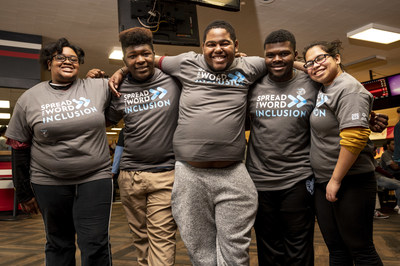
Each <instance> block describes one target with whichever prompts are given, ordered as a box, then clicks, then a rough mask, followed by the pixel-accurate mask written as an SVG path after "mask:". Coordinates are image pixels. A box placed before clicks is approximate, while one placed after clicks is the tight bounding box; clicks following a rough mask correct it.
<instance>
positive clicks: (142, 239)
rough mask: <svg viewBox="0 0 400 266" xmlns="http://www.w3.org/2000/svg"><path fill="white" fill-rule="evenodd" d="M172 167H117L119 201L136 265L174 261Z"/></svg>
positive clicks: (166, 263)
mask: <svg viewBox="0 0 400 266" xmlns="http://www.w3.org/2000/svg"><path fill="white" fill-rule="evenodd" d="M173 182H174V170H172V171H166V172H161V173H151V172H141V171H133V172H128V171H121V172H120V175H119V177H118V184H119V189H120V196H121V202H122V204H123V206H124V209H125V213H126V218H127V219H128V223H129V227H130V229H131V231H132V235H133V245H134V246H135V248H136V254H137V261H138V264H139V265H154V266H159V265H174V263H175V245H176V240H175V233H176V230H177V229H176V224H175V221H174V219H173V217H172V213H171V192H172V185H173Z"/></svg>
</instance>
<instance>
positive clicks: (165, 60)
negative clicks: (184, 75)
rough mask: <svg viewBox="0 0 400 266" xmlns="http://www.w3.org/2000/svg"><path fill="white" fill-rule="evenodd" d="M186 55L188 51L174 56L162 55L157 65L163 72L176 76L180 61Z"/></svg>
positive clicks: (178, 72) (178, 71)
mask: <svg viewBox="0 0 400 266" xmlns="http://www.w3.org/2000/svg"><path fill="white" fill-rule="evenodd" d="M187 56H188V53H183V54H179V55H175V56H163V57H162V58H161V60H160V63H159V67H160V69H161V70H162V71H163V72H165V73H167V74H169V75H171V76H178V75H179V74H180V65H181V62H182V61H183V60H185V57H187Z"/></svg>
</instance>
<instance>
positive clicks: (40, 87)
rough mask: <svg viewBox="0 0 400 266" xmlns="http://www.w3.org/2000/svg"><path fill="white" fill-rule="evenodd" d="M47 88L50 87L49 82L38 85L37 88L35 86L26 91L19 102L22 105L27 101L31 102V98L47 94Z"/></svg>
mask: <svg viewBox="0 0 400 266" xmlns="http://www.w3.org/2000/svg"><path fill="white" fill-rule="evenodd" d="M47 86H50V85H49V81H48V80H46V81H42V82H40V83H38V84H36V85H35V86H33V87H32V88H30V89H28V90H26V91H25V92H24V93H23V94H22V95H21V96H20V97H19V98H18V102H19V103H21V102H23V101H25V100H28V101H29V100H30V99H31V97H34V96H35V95H37V94H41V93H45V92H44V90H45V89H46V87H47Z"/></svg>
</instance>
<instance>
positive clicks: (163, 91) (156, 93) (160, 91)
mask: <svg viewBox="0 0 400 266" xmlns="http://www.w3.org/2000/svg"><path fill="white" fill-rule="evenodd" d="M149 91H150V93H152V94H153V95H152V96H151V100H152V101H154V100H155V99H157V97H158V98H159V99H162V98H163V97H164V96H165V95H166V94H167V93H168V91H167V90H166V89H163V88H161V87H157V89H156V90H153V89H150V90H149Z"/></svg>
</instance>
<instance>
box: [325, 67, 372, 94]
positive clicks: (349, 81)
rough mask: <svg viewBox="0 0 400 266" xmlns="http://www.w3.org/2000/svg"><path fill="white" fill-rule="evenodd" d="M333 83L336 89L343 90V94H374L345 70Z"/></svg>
mask: <svg viewBox="0 0 400 266" xmlns="http://www.w3.org/2000/svg"><path fill="white" fill-rule="evenodd" d="M333 85H334V86H335V87H336V90H341V93H342V96H345V95H350V94H361V95H365V96H366V97H369V98H372V94H371V93H370V92H368V91H367V90H366V89H365V88H364V86H363V85H362V84H361V83H360V82H359V81H358V80H356V79H355V78H354V77H353V76H352V75H350V74H347V73H346V72H343V73H342V74H341V75H340V76H339V77H337V78H336V80H335V81H334V84H333Z"/></svg>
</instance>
